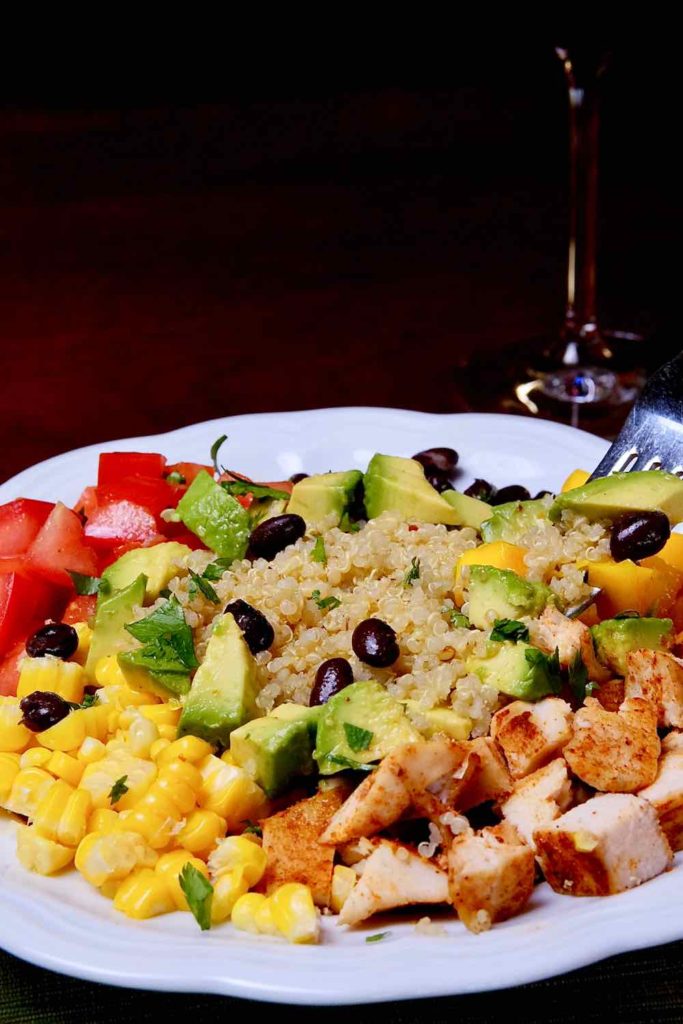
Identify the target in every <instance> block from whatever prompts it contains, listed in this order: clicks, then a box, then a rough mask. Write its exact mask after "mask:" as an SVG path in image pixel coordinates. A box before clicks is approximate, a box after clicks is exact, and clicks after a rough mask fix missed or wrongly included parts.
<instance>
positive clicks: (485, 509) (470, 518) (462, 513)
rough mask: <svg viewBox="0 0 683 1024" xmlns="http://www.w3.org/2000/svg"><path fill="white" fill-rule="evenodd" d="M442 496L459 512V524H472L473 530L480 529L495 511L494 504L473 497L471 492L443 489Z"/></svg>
mask: <svg viewBox="0 0 683 1024" xmlns="http://www.w3.org/2000/svg"><path fill="white" fill-rule="evenodd" d="M441 497H442V498H443V499H444V501H447V502H448V504H449V505H450V506H451V508H452V509H454V510H455V512H456V513H457V515H458V517H459V519H460V522H459V523H458V526H471V527H472V529H473V530H479V529H481V525H482V523H484V522H486V520H488V519H489V517H490V516H491V513H492V512H493V506H492V505H488V504H487V503H486V502H485V501H481V500H480V499H479V498H472V497H471V496H470V495H469V494H461V492H460V491H442V493H441Z"/></svg>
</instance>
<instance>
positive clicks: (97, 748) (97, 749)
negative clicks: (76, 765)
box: [76, 736, 107, 764]
mask: <svg viewBox="0 0 683 1024" xmlns="http://www.w3.org/2000/svg"><path fill="white" fill-rule="evenodd" d="M106 753H107V748H106V746H105V745H104V743H103V742H102V740H98V739H95V737H94V736H86V737H85V739H84V740H83V742H82V743H81V745H80V747H79V748H78V753H77V754H76V756H77V758H78V760H79V761H82V762H83V764H94V763H95V761H101V760H102V758H103V757H104V756H105V754H106Z"/></svg>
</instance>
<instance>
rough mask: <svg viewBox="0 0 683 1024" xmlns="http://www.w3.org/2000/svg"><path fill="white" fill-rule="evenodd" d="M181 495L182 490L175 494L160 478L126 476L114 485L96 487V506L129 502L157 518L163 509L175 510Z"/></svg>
mask: <svg viewBox="0 0 683 1024" xmlns="http://www.w3.org/2000/svg"><path fill="white" fill-rule="evenodd" d="M182 493H183V491H182V490H181V491H180V492H179V493H176V488H175V487H172V486H171V485H170V484H167V483H166V481H165V480H162V479H161V477H159V478H158V479H154V478H153V477H144V476H139V477H134V476H127V477H124V478H122V479H121V480H119V481H118V482H117V483H115V484H110V485H108V486H106V487H98V488H97V505H98V507H102V506H104V505H110V504H111V503H112V502H114V501H130V502H132V503H133V504H134V505H141V506H142V507H143V508H146V509H147V511H148V512H151V513H152V515H153V516H158V515H159V513H160V512H162V511H163V509H165V508H175V506H176V505H177V504H178V500H179V499H180V497H181V496H182ZM91 514H92V513H91ZM86 515H87V513H86Z"/></svg>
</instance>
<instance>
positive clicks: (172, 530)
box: [163, 523, 207, 551]
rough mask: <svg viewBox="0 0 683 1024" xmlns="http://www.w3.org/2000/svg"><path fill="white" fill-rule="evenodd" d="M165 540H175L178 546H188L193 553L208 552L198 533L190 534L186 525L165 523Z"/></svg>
mask: <svg viewBox="0 0 683 1024" xmlns="http://www.w3.org/2000/svg"><path fill="white" fill-rule="evenodd" d="M163 530H164V538H163V539H164V540H175V541H177V542H178V544H186V545H187V546H188V548H191V549H192V550H193V551H206V550H207V548H206V545H204V544H202V542H201V540H200V539H199V537H198V536H197V535H196V533H190V531H189V530H188V529H187V527H186V526H185V524H184V523H164V524H163Z"/></svg>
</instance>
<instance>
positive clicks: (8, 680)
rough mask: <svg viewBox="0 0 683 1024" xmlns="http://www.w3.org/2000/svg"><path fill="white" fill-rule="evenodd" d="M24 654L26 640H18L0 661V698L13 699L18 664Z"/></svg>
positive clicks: (16, 682) (17, 680) (15, 690)
mask: <svg viewBox="0 0 683 1024" xmlns="http://www.w3.org/2000/svg"><path fill="white" fill-rule="evenodd" d="M25 654H26V640H20V641H19V643H17V644H15V645H14V647H12V648H10V650H9V651H8V652H7V654H6V655H5V657H4V658H1V659H0V697H14V696H15V694H16V692H17V686H18V685H19V662H20V660H21V659H22V658H23V657H24V655H25Z"/></svg>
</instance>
